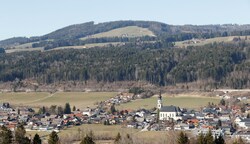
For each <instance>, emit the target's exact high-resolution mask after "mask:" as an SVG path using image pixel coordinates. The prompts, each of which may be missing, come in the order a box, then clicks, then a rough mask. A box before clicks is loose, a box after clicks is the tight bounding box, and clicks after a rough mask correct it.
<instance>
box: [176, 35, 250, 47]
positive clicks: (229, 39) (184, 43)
mask: <svg viewBox="0 0 250 144" xmlns="http://www.w3.org/2000/svg"><path fill="white" fill-rule="evenodd" d="M240 41H244V42H246V43H250V36H227V37H216V38H210V39H192V40H185V41H178V42H175V46H176V47H179V48H186V47H188V46H203V45H206V44H212V43H237V42H240Z"/></svg>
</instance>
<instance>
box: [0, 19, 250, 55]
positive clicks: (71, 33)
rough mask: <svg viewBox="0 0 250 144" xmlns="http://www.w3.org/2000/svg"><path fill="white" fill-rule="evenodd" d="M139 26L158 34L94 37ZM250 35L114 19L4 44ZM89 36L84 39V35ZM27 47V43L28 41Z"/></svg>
mask: <svg viewBox="0 0 250 144" xmlns="http://www.w3.org/2000/svg"><path fill="white" fill-rule="evenodd" d="M129 26H137V27H140V28H146V29H148V30H149V31H152V32H153V33H154V34H155V37H152V36H147V35H144V36H142V37H140V38H139V39H138V38H136V39H134V38H128V37H126V33H125V34H124V35H122V36H120V37H105V36H104V37H101V38H91V37H90V36H92V35H94V34H100V33H102V32H108V31H110V30H114V29H119V28H124V27H129ZM245 35H250V25H232V24H229V25H203V26H197V25H182V26H178V25H169V24H165V23H160V22H153V21H114V22H105V23H99V24H95V23H94V22H87V23H83V24H75V25H71V26H67V27H65V28H61V29H59V30H56V31H54V32H51V33H49V34H46V35H43V36H36V37H31V38H26V37H15V38H10V39H7V40H3V41H0V47H3V48H5V49H14V48H15V46H18V45H21V44H26V43H31V46H29V47H30V48H38V47H39V48H41V47H42V48H44V49H45V50H48V49H53V48H56V47H62V46H81V45H85V44H89V43H107V42H134V41H138V40H140V41H143V42H145V41H146V42H147V41H150V42H152V41H153V42H156V41H157V42H160V43H161V45H162V46H163V47H165V46H170V45H171V44H169V43H172V42H176V41H183V40H189V39H192V38H205V39H207V38H214V37H222V36H223V37H225V36H245ZM85 37H89V38H88V39H84V40H82V39H81V38H85ZM25 47H27V45H25Z"/></svg>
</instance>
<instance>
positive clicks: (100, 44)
mask: <svg viewBox="0 0 250 144" xmlns="http://www.w3.org/2000/svg"><path fill="white" fill-rule="evenodd" d="M121 44H123V43H122V42H109V43H92V44H85V45H81V46H63V47H57V48H54V49H51V50H62V49H86V48H94V47H105V46H109V45H113V46H118V45H121Z"/></svg>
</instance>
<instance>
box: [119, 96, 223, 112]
mask: <svg viewBox="0 0 250 144" xmlns="http://www.w3.org/2000/svg"><path fill="white" fill-rule="evenodd" d="M157 99H158V98H157V96H153V97H151V98H148V99H139V100H135V101H132V102H130V103H125V104H121V105H119V106H117V108H118V109H132V110H134V109H139V108H146V109H151V108H153V107H156V104H157ZM219 101H220V99H219V98H217V97H201V96H200V97H198V96H186V95H183V96H181V95H180V96H174V97H173V96H166V95H163V105H165V106H166V105H174V106H179V107H181V108H190V109H198V108H200V107H202V106H206V105H207V104H208V103H209V102H210V103H214V104H218V103H219Z"/></svg>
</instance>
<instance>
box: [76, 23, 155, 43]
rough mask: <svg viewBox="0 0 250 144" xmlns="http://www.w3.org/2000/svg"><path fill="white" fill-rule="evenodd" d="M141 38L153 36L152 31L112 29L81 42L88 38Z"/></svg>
mask: <svg viewBox="0 0 250 144" xmlns="http://www.w3.org/2000/svg"><path fill="white" fill-rule="evenodd" d="M143 36H155V35H154V33H153V32H152V31H150V30H149V29H147V28H141V27H138V26H128V27H123V28H117V29H113V30H110V31H107V32H102V33H98V34H94V35H91V36H88V37H83V38H81V40H86V39H89V38H102V37H143Z"/></svg>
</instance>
